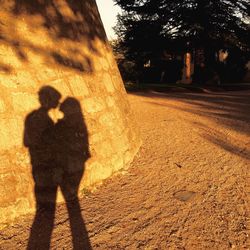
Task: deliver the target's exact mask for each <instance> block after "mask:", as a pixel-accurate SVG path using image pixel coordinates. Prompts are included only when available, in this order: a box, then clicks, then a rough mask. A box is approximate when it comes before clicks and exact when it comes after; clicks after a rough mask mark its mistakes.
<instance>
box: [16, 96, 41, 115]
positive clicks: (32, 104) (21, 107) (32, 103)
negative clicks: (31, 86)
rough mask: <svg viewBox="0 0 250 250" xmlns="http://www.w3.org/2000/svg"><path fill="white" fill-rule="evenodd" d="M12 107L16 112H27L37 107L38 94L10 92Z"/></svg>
mask: <svg viewBox="0 0 250 250" xmlns="http://www.w3.org/2000/svg"><path fill="white" fill-rule="evenodd" d="M11 95H12V104H13V109H14V110H15V111H16V112H18V113H19V112H21V113H22V112H25V113H27V114H28V113H29V112H31V111H32V110H35V109H37V108H38V107H39V100H38V96H37V95H35V94H29V93H25V92H17V93H15V92H14V93H12V94H11Z"/></svg>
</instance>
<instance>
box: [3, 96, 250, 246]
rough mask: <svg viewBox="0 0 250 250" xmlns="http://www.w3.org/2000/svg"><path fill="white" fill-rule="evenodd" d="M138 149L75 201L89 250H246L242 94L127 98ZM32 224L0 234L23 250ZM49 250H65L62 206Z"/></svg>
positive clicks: (249, 158) (245, 100)
mask: <svg viewBox="0 0 250 250" xmlns="http://www.w3.org/2000/svg"><path fill="white" fill-rule="evenodd" d="M129 99H130V103H131V106H132V108H133V109H134V111H135V113H136V116H137V118H138V122H139V126H140V127H141V134H142V139H143V145H142V147H141V150H140V152H139V153H138V155H137V157H136V159H135V160H134V162H133V163H132V165H131V167H130V169H129V170H128V171H124V172H123V173H121V174H119V175H117V176H115V177H113V178H112V179H110V180H108V181H106V182H105V183H104V185H103V186H102V187H101V188H100V189H99V190H97V191H96V192H95V193H94V194H90V195H88V196H87V197H85V198H84V199H82V200H81V207H82V216H83V218H84V221H85V225H86V228H87V230H88V237H89V239H90V242H91V245H92V248H93V249H100V250H105V249H112V250H115V249H129V250H132V249H190V250H193V249H195V250H196V249H213V250H214V249H220V250H221V249H250V239H249V237H250V221H249V215H250V213H249V212H250V211H249V209H250V203H249V196H250V186H249V185H250V178H249V177H250V176H249V167H250V91H244V92H227V93H217V94H209V93H207V94H194V93H169V94H160V93H148V94H142V93H141V94H140V93H139V94H137V95H130V96H129ZM32 219H33V218H32V216H30V217H27V218H25V220H22V221H20V223H19V224H17V225H15V227H9V228H6V229H5V230H3V231H2V232H1V233H0V242H1V243H0V249H25V248H26V246H27V239H28V237H29V231H30V226H31V224H32ZM51 248H52V249H72V243H71V232H70V229H69V220H68V216H67V211H66V209H65V207H64V205H60V206H58V208H57V214H56V222H55V228H54V231H53V237H52V247H51Z"/></svg>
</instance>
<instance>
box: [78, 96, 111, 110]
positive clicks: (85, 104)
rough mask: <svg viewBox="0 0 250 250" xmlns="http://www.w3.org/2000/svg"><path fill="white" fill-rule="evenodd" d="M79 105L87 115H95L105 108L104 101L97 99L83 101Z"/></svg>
mask: <svg viewBox="0 0 250 250" xmlns="http://www.w3.org/2000/svg"><path fill="white" fill-rule="evenodd" d="M81 104H82V108H83V109H84V110H85V111H86V112H88V113H97V112H100V111H102V110H104V109H105V107H106V105H105V102H104V100H103V99H101V98H98V97H96V98H95V97H94V98H86V99H83V101H82V102H81Z"/></svg>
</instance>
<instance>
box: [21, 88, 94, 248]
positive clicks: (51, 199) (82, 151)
mask: <svg viewBox="0 0 250 250" xmlns="http://www.w3.org/2000/svg"><path fill="white" fill-rule="evenodd" d="M38 94H39V101H40V104H41V106H40V108H39V109H37V110H34V111H33V112H31V113H30V114H29V115H28V116H27V117H26V120H25V131H24V145H25V146H26V147H27V148H28V149H29V153H30V158H31V164H32V175H33V178H34V183H35V187H34V192H35V199H36V214H35V218H34V221H33V225H32V228H31V232H30V237H29V242H28V247H27V249H41V250H46V249H50V241H51V235H52V231H53V227H54V219H55V210H56V196H57V191H58V189H59V188H60V189H61V192H62V194H63V197H64V199H65V201H66V206H67V210H68V214H69V221H70V227H71V233H72V241H73V249H91V245H90V242H89V239H88V233H87V230H86V228H85V225H84V220H83V217H82V215H81V208H80V204H79V199H78V189H79V185H80V181H81V179H82V176H83V173H84V164H85V162H86V160H87V159H88V158H89V157H90V153H89V143H88V132H87V127H86V124H85V122H84V117H83V114H82V111H81V107H80V104H79V102H78V101H77V100H76V99H75V98H72V97H68V98H66V99H65V100H64V101H63V102H62V103H61V104H60V106H59V100H60V98H61V94H60V93H59V92H58V91H57V90H56V89H54V88H52V87H50V86H45V87H42V88H41V89H40V91H39V93H38ZM58 106H59V109H60V111H61V112H62V113H63V115H64V117H63V118H62V119H61V120H59V121H58V122H57V123H54V122H53V120H52V119H51V118H50V117H49V114H48V112H49V111H50V110H51V109H55V108H57V107H58Z"/></svg>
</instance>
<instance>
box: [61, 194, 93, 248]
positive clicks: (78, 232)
mask: <svg viewBox="0 0 250 250" xmlns="http://www.w3.org/2000/svg"><path fill="white" fill-rule="evenodd" d="M66 203H67V209H68V213H69V220H70V227H71V232H72V241H73V249H74V250H78V249H79V250H80V249H81V250H83V249H84V250H90V249H91V245H90V242H89V238H88V232H87V230H86V228H85V224H84V221H83V217H82V214H81V208H80V204H79V200H78V198H76V199H75V200H73V201H67V202H66Z"/></svg>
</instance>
